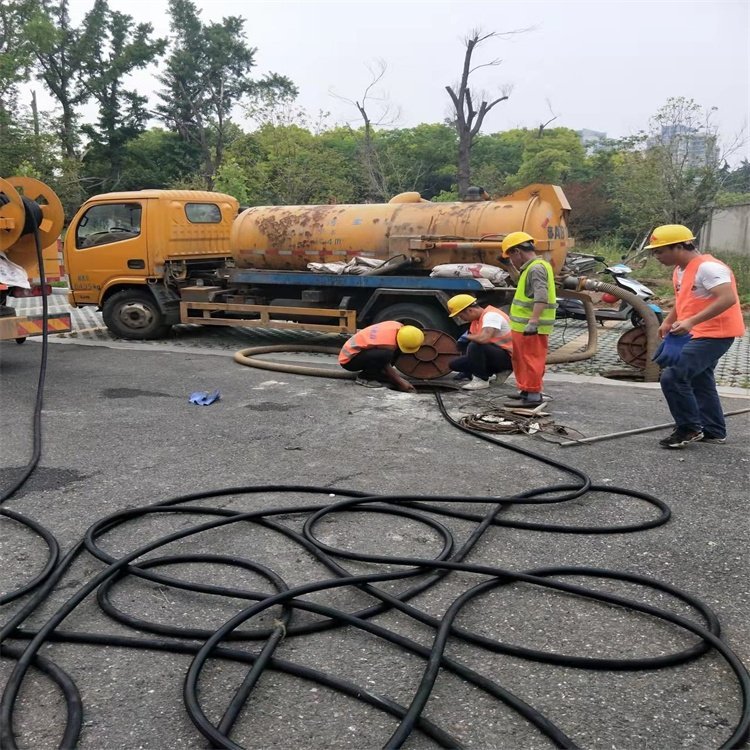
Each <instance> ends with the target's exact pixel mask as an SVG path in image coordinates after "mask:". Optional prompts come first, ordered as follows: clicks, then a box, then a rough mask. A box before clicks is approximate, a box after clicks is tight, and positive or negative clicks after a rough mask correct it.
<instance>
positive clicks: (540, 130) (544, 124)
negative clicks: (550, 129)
mask: <svg viewBox="0 0 750 750" xmlns="http://www.w3.org/2000/svg"><path fill="white" fill-rule="evenodd" d="M546 102H547V109H549V113H550V114H551V115H552V117H550V119H549V120H547V122H540V123H539V131H538V132H537V134H536V135H537V138H541V137H542V133H544V129H545V128H546V127H547V125H549V124H550V123H551V122H554V121H555V120H556V119H557V115H556V114H555V111H554V110H553V109H552V105H551V104H550V101H549V99H547V100H546Z"/></svg>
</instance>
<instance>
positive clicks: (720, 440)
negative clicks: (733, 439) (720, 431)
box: [698, 432, 727, 445]
mask: <svg viewBox="0 0 750 750" xmlns="http://www.w3.org/2000/svg"><path fill="white" fill-rule="evenodd" d="M698 442H699V443H715V444H716V445H723V444H724V443H726V442H727V439H726V438H725V437H719V436H718V435H713V434H712V433H710V432H704V433H703V437H702V438H701V439H700V440H699V441H698Z"/></svg>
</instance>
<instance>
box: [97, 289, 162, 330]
mask: <svg viewBox="0 0 750 750" xmlns="http://www.w3.org/2000/svg"><path fill="white" fill-rule="evenodd" d="M102 317H103V318H104V324H105V325H106V326H107V328H109V330H110V331H112V333H114V334H115V336H118V337H119V338H121V339H141V340H143V339H158V338H162V337H164V336H165V335H166V334H167V333H168V332H169V329H170V328H171V326H170V325H168V324H166V323H165V322H164V314H163V313H162V311H161V310H160V309H159V306H158V305H157V304H156V300H155V299H154V298H153V296H152V295H151V294H150V293H149V292H147V291H142V290H140V289H124V290H123V291H121V292H115V294H113V295H112V296H111V297H110V298H109V299H108V300H107V301H106V302H105V303H104V306H103V307H102Z"/></svg>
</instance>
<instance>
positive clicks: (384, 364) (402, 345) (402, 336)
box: [339, 320, 424, 393]
mask: <svg viewBox="0 0 750 750" xmlns="http://www.w3.org/2000/svg"><path fill="white" fill-rule="evenodd" d="M423 342H424V333H422V331H420V330H419V328H416V327H415V326H407V325H404V324H403V323H398V322H397V321H395V320H384V321H383V322H382V323H375V325H372V326H368V327H367V328H363V329H362V330H361V331H357V333H355V334H354V336H352V337H351V338H350V339H349V340H348V341H347V342H346V343H345V344H344V346H342V347H341V351H340V352H339V364H340V365H341V366H342V367H343V368H344V369H345V370H349V372H358V373H360V374H359V377H358V378H357V380H356V381H355V382H356V383H358V384H359V385H365V386H369V387H371V388H373V387H375V388H377V387H380V386H382V385H384V384H386V383H390V384H391V385H393V387H394V388H396V390H399V391H404V392H405V393H413V392H414V390H415V388H414V386H413V385H412V384H411V383H409V382H408V381H407V380H405V379H404V378H402V377H401V375H399V373H398V370H396V368H395V367H394V366H393V363H394V362H395V361H396V357H398V355H399V354H401V353H402V352H404V353H405V354H414V352H416V351H417V350H418V349H419V347H420V346H422V343H423Z"/></svg>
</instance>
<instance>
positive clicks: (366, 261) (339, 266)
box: [307, 256, 386, 276]
mask: <svg viewBox="0 0 750 750" xmlns="http://www.w3.org/2000/svg"><path fill="white" fill-rule="evenodd" d="M385 262H386V261H384V260H379V259H378V258H362V257H360V256H357V257H356V258H352V259H351V260H350V261H348V262H347V263H344V261H342V260H341V261H333V262H331V263H308V264H307V270H308V271H312V272H313V273H335V274H339V275H341V274H349V275H352V276H362V274H364V273H366V272H367V271H370V270H371V269H373V268H380V266H382V265H383V263H385Z"/></svg>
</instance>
